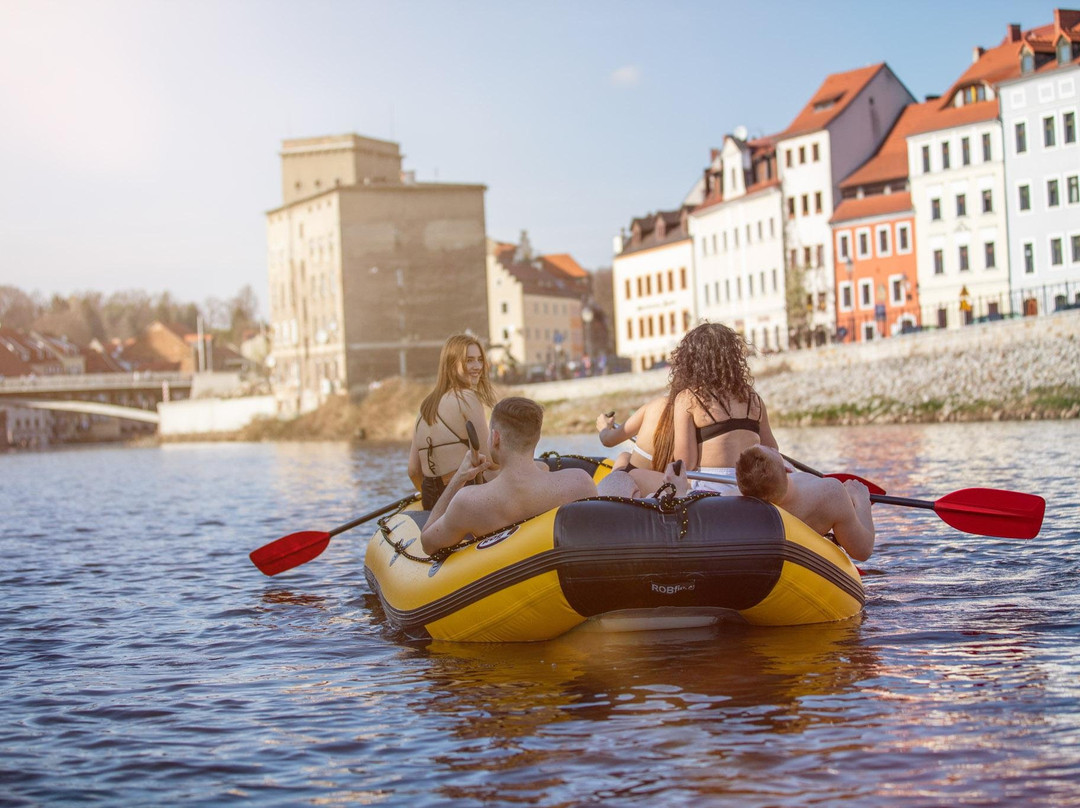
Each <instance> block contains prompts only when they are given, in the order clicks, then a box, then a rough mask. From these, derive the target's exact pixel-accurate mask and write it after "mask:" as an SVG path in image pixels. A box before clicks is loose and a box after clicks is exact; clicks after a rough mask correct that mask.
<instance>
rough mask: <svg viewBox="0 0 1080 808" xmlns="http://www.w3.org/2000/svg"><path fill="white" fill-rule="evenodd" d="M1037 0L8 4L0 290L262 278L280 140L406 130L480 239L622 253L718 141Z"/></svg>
mask: <svg viewBox="0 0 1080 808" xmlns="http://www.w3.org/2000/svg"><path fill="white" fill-rule="evenodd" d="M1052 19H1053V5H1051V4H1046V3H1035V2H1028V0H1013V2H1002V1H1001V0H932V1H931V0H906V1H905V2H902V3H900V2H897V3H884V2H876V1H874V2H871V1H869V0H858V1H857V2H824V1H822V2H794V1H793V2H777V0H758V2H754V3H746V2H738V3H735V2H727V0H724V1H723V2H720V1H718V2H668V0H662V1H661V2H648V3H646V2H607V1H604V0H574V1H573V2H543V0H533V2H528V3H526V2H524V0H521V1H520V2H519V1H518V0H497V1H495V2H486V1H485V2H481V1H480V0H462V1H461V2H434V0H430V1H425V2H414V1H410V0H393V2H391V0H384V2H331V1H330V0H321V1H320V0H315V1H313V2H312V1H309V2H300V0H294V1H292V2H278V1H275V0H250V1H247V0H213V1H212V2H211V1H209V0H207V1H206V2H199V1H198V0H195V1H194V2H193V1H190V0H170V1H169V2H162V1H161V0H142V1H141V2H99V1H98V0H71V1H70V2H51V1H50V0H26V1H25V2H24V0H0V284H13V285H16V286H19V287H20V288H22V289H24V290H25V291H40V292H43V293H45V294H52V293H53V292H59V293H61V294H68V293H71V292H75V291H81V290H87V289H94V290H100V291H103V292H113V291H116V290H119V289H132V288H139V289H145V290H147V291H150V292H152V293H157V292H160V291H163V290H168V291H170V292H172V293H173V294H174V295H175V296H176V297H178V298H180V299H181V300H186V301H196V302H202V301H203V300H205V299H206V298H207V297H211V296H214V297H221V298H225V297H231V296H232V295H233V294H235V293H236V292H237V291H238V290H239V289H240V288H241V287H242V286H243V285H245V284H251V285H252V286H253V287H254V289H255V291H256V294H257V295H258V297H259V301H260V305H261V306H262V308H263V310H264V312H265V308H266V283H267V281H266V276H267V269H266V236H265V232H266V231H265V218H264V213H265V211H267V210H269V209H271V208H274V207H276V206H278V205H279V204H280V201H281V190H280V178H279V158H278V149H279V147H280V141H281V139H282V138H286V137H303V136H312V135H323V134H340V133H346V132H356V133H358V134H362V135H369V136H372V137H378V138H387V139H392V140H396V141H398V142H400V143H401V149H402V152H403V153H404V154H405V168H406V169H414V170H415V171H416V173H417V178H418V179H419V180H421V181H431V180H436V179H437V180H444V181H461V182H479V183H483V184H485V185H487V186H488V192H487V195H486V209H487V231H488V235H490V236H492V237H494V238H498V239H502V240H507V241H515V240H516V239H517V237H518V234H519V233H520V231H521V230H522V229H526V230H528V231H529V236H530V239H531V241H532V243H533V245H534V247H535V248H537V249H538V250H540V251H543V252H569V253H571V254H572V255H573V256H574V257H575V258H576V259H577V260H578V261H579V262H580V263H581V264H582V265H583V266H585V267H587V268H590V269H592V268H595V267H598V266H606V265H609V264H610V262H611V240H612V236H613V235H615V234H616V233H617V232H618V230H619V228H620V227H623V226H626V225H627V224H628V222H629V220H630V219H631V217H634V216H640V215H643V214H645V213H646V212H648V211H652V210H657V209H660V208H672V207H675V206H677V205H678V204H679V203H680V201H681V200H682V198H683V196H684V195H685V193H686V192H687V191H688V190H689V188H690V186H691V185H692V184H693V182H694V181H695V179H696V178H697V177H698V176H699V175H700V172H701V170H702V169H703V167H704V165H705V163H706V161H707V160H708V155H709V149H710V148H711V147H713V146H719V145H720V144H721V142H722V139H723V136H724V134H725V133H727V132H731V131H732V130H733V129H734V128H735V127H736V126H738V125H740V124H742V125H745V126H746V127H747V128H748V129H749V131H750V133H751V134H767V133H771V132H775V131H778V130H780V129H783V128H784V127H785V126H786V125H787V124H788V123H789V122H790V121H791V119H792V118H794V117H795V115H796V113H797V112H798V110H799V109H800V108H801V107H802V105H803V104H805V103H806V101H807V100H808V99H809V97H810V96H811V95H812V94H813V92H814V90H815V89H816V88H817V86H818V85H819V84H820V83H821V81H822V80H823V79H824V78H825V76H826V75H827V74H829V73H834V72H838V71H843V70H849V69H852V68H856V67H861V66H863V65H867V64H871V63H874V62H879V61H886V62H888V63H889V65H890V66H891V67H892V69H893V70H894V71H895V73H896V74H897V75H898V76H899V77H900V80H901V81H903V82H904V83H905V84H906V85H907V87H908V89H909V90H911V92H912V93H913V94H914V95H915V96H916V97H917V98H922V97H923V96H924V95H926V94H928V93H940V92H942V91H943V90H945V89H946V88H947V87H948V86H949V85H950V84H951V83H952V82H953V81H954V80H955V78H956V77H957V76H959V74H960V73H961V72H962V71H963V70H964V69H965V68H966V66H967V65H968V64H969V63H970V60H971V51H972V48H973V46H975V45H983V46H993V45H997V44H998V43H999V42H1000V41H1001V39H1002V38H1003V36H1004V34H1005V30H1006V25H1007V23H1009V22H1019V23H1021V24H1022V25H1023V27H1024V28H1025V29H1026V28H1030V27H1034V26H1037V25H1043V24H1046V23H1049V22H1051V21H1052Z"/></svg>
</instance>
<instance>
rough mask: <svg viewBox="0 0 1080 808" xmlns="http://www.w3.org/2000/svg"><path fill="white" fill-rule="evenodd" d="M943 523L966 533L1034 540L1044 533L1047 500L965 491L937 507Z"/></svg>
mask: <svg viewBox="0 0 1080 808" xmlns="http://www.w3.org/2000/svg"><path fill="white" fill-rule="evenodd" d="M934 512H935V513H936V514H937V515H938V516H940V517H941V519H942V521H943V522H946V523H947V524H949V525H952V526H953V527H955V528H956V529H957V530H962V531H964V532H965V533H974V534H976V535H979V536H996V537H997V538H1001V539H1033V538H1035V537H1036V536H1038V535H1039V531H1040V530H1041V529H1042V522H1043V515H1044V514H1045V512H1046V500H1045V499H1043V498H1042V497H1040V496H1036V495H1035V494H1025V493H1023V492H1021V491H1002V490H998V489H996V488H964V489H962V490H960V491H953V492H952V493H951V494H946V495H945V496H943V497H942V498H941V499H939V500H937V502H935V503H934Z"/></svg>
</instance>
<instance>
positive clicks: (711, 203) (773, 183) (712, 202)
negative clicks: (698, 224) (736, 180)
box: [690, 177, 780, 213]
mask: <svg viewBox="0 0 1080 808" xmlns="http://www.w3.org/2000/svg"><path fill="white" fill-rule="evenodd" d="M779 186H780V178H779V177H773V178H772V179H771V180H762V181H761V182H755V183H754V184H753V185H750V186H748V187H747V189H746V193H745V194H743V195H742V196H736V197H724V196H713V197H709V198H708V199H706V200H705V201H704V202H702V203H701V204H700V205H698V206H697V207H696V208H694V209H693V210H691V211H690V213H698V212H699V211H703V210H708V209H709V208H712V207H715V206H716V205H722V204H724V203H725V202H732V201H735V202H738V201H739V200H741V199H746V197H748V196H753V195H754V194H757V193H761V192H762V191H765V190H767V189H769V188H777V187H779Z"/></svg>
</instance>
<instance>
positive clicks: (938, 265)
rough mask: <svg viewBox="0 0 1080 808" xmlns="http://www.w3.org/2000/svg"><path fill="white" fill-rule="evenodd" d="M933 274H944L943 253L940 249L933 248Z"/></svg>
mask: <svg viewBox="0 0 1080 808" xmlns="http://www.w3.org/2000/svg"><path fill="white" fill-rule="evenodd" d="M934 274H935V275H944V274H945V253H943V252H942V251H941V250H934Z"/></svg>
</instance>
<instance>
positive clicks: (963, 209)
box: [956, 194, 967, 216]
mask: <svg viewBox="0 0 1080 808" xmlns="http://www.w3.org/2000/svg"><path fill="white" fill-rule="evenodd" d="M956 215H957V216H967V194H957V195H956Z"/></svg>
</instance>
